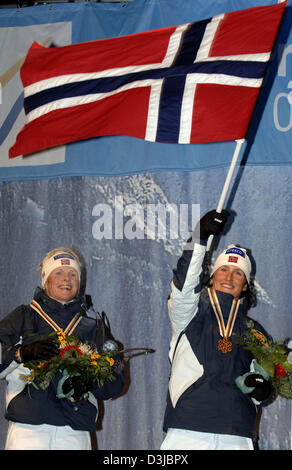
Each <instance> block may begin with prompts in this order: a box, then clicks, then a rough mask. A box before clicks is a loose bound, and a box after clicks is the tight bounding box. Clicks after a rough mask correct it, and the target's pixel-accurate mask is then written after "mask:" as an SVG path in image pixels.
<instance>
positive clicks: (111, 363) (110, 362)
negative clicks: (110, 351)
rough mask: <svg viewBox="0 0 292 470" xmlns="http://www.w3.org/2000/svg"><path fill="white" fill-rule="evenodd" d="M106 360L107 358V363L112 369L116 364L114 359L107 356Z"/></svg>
mask: <svg viewBox="0 0 292 470" xmlns="http://www.w3.org/2000/svg"><path fill="white" fill-rule="evenodd" d="M105 358H106V360H107V362H108V363H109V365H110V366H111V367H112V366H113V365H114V363H115V361H114V359H113V358H112V357H108V356H106V357H105Z"/></svg>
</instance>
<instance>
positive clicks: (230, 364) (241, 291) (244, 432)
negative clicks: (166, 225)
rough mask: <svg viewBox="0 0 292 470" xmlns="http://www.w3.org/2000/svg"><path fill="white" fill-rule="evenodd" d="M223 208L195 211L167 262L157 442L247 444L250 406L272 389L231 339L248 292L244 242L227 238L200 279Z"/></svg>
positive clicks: (241, 326)
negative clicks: (185, 237)
mask: <svg viewBox="0 0 292 470" xmlns="http://www.w3.org/2000/svg"><path fill="white" fill-rule="evenodd" d="M227 215H228V214H227V212H226V211H222V212H221V213H218V212H216V211H215V210H213V211H210V212H208V213H207V214H206V215H205V216H204V217H203V218H202V219H201V221H200V223H199V224H198V226H197V227H196V230H195V233H194V236H193V243H192V245H191V246H190V245H189V246H188V247H187V248H188V249H186V250H185V251H184V252H183V255H182V257H181V258H180V259H179V261H178V264H177V269H176V270H174V277H173V281H172V289H171V295H170V298H169V301H168V308H169V315H170V320H171V324H172V339H171V344H170V353H169V357H170V361H171V375H170V380H169V390H168V396H167V406H166V411H165V418H164V430H165V431H166V432H167V434H166V437H165V439H164V441H163V443H162V446H161V449H163V450H170V449H173V450H175V449H181V450H187V449H206V450H219V449H220V450H250V449H253V441H254V430H255V421H256V415H257V407H258V406H263V405H265V404H268V403H269V399H270V398H271V396H272V390H273V389H272V387H271V384H270V381H269V377H268V375H267V374H266V372H265V371H264V370H263V369H262V368H261V367H260V366H259V365H258V364H257V363H256V362H255V361H254V360H253V357H252V356H251V354H250V353H249V352H248V351H247V350H245V349H244V348H243V347H242V346H241V345H240V344H239V342H238V341H237V340H238V339H239V337H241V336H242V334H243V333H244V332H245V331H246V330H247V324H248V318H247V317H246V313H247V310H248V308H249V307H250V298H251V291H250V278H251V262H250V259H249V257H248V255H247V253H246V250H245V249H243V248H241V247H237V246H235V245H230V246H229V247H228V248H227V249H226V250H224V251H223V253H221V254H220V255H219V256H218V258H217V259H216V261H215V264H214V267H213V269H212V272H211V278H209V281H208V282H207V283H206V285H205V286H202V273H203V270H202V265H203V261H204V257H205V253H206V242H207V239H208V238H209V236H210V235H218V234H220V233H221V232H222V230H223V227H224V224H225V222H226V220H227ZM199 231H200V233H199ZM257 329H258V330H261V329H262V328H261V327H260V326H259V325H257Z"/></svg>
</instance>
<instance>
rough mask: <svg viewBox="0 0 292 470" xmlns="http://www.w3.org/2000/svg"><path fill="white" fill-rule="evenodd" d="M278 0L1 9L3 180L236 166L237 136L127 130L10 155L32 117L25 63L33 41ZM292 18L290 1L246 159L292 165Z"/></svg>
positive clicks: (118, 30)
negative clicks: (200, 139)
mask: <svg viewBox="0 0 292 470" xmlns="http://www.w3.org/2000/svg"><path fill="white" fill-rule="evenodd" d="M273 3H275V1H267V0H266V1H259V0H250V1H246V0H244V1H243V0H238V1H236V2H232V8H231V5H230V2H228V0H225V1H220V2H219V1H215V0H209V1H208V2H200V3H199V4H197V5H196V11H194V8H193V1H192V0H184V8H183V9H181V8H176V6H175V4H174V2H173V1H172V2H169V1H167V0H165V1H163V0H162V1H159V2H158V1H155V0H153V1H149V0H134V1H132V2H127V3H91V2H88V3H87V2H84V3H81V2H78V3H76V4H75V3H74V4H73V3H67V4H52V5H39V6H35V7H27V8H21V9H2V10H0V41H1V43H2V47H1V52H0V58H1V60H0V68H1V107H0V109H1V116H0V124H1V128H0V144H1V153H0V178H1V180H2V181H9V180H18V179H39V178H51V177H59V176H61V177H62V176H69V175H70V176H74V175H91V176H97V175H99V176H116V175H128V174H135V173H141V172H146V171H165V170H166V171H167V170H184V171H195V170H199V169H206V168H212V167H213V168H214V167H225V166H227V165H229V163H230V159H231V156H232V153H233V149H234V143H233V142H227V143H212V144H195V145H184V144H180V145H177V144H164V143H163V144H159V143H152V142H146V141H142V140H139V139H136V138H131V137H124V136H113V137H101V138H94V139H90V140H87V141H82V142H76V143H72V144H69V145H66V146H60V147H56V148H54V149H52V150H48V151H43V152H38V153H36V154H31V155H29V156H27V157H16V158H14V159H9V158H8V150H9V148H10V147H11V146H12V145H13V144H14V142H15V139H16V135H17V133H18V132H19V131H20V129H21V128H22V127H23V125H24V123H25V116H24V111H23V92H22V84H21V80H20V77H19V70H20V67H21V65H22V63H23V60H24V58H25V55H26V53H27V51H28V49H29V47H30V45H31V44H32V42H33V41H37V42H39V43H41V44H43V45H51V44H54V45H56V46H63V45H67V44H71V43H79V42H83V41H90V40H95V39H101V38H109V37H116V36H121V35H126V34H132V33H136V32H141V31H147V30H151V29H156V28H161V27H166V26H173V25H177V24H183V23H185V22H190V21H197V20H200V19H203V18H207V17H210V16H211V15H215V14H219V13H223V12H228V11H234V10H239V9H243V8H249V7H253V6H261V5H265V4H273ZM290 3H291V2H290ZM290 24H291V7H289V4H288V6H287V8H286V13H285V16H284V19H283V22H282V25H281V29H280V32H279V34H278V39H277V42H276V45H275V48H274V52H273V57H272V61H271V64H270V66H269V70H268V74H267V77H266V80H265V83H264V86H263V88H262V91H261V93H260V98H259V100H258V102H257V105H256V108H255V111H254V114H253V118H252V122H251V124H250V127H249V134H248V139H247V144H245V147H244V149H243V156H242V158H243V161H247V163H248V164H249V165H290V164H291V162H292V155H291V152H290V141H291V133H292V101H291V99H290V96H291V95H289V90H290V88H291V87H292V86H291V81H290V80H289V76H291V68H292V61H291V60H290V57H289V55H290V54H291V53H292V37H291V32H290V30H289V25H290ZM85 25H86V27H85ZM8 48H9V53H7V50H8ZM290 93H292V92H290Z"/></svg>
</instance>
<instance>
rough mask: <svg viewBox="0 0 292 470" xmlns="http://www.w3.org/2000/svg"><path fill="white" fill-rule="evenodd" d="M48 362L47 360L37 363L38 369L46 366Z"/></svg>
mask: <svg viewBox="0 0 292 470" xmlns="http://www.w3.org/2000/svg"><path fill="white" fill-rule="evenodd" d="M45 365H46V363H45V362H40V363H39V364H38V365H37V368H38V369H42V367H45Z"/></svg>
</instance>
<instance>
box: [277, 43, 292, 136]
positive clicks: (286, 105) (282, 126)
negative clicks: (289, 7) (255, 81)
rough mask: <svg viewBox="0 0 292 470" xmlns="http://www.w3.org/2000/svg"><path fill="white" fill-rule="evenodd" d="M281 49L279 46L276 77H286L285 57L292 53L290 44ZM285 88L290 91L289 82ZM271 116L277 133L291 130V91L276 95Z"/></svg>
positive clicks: (291, 85) (290, 85) (291, 83)
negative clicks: (279, 58)
mask: <svg viewBox="0 0 292 470" xmlns="http://www.w3.org/2000/svg"><path fill="white" fill-rule="evenodd" d="M282 48H283V46H281V45H280V47H279V50H280V55H281V60H280V63H279V67H278V76H279V77H287V57H288V55H289V54H291V53H292V44H289V46H287V47H285V48H284V50H282ZM287 88H288V89H292V81H291V80H290V81H289V82H288V85H287ZM273 116H274V124H275V127H276V129H277V130H278V131H280V132H288V131H289V130H290V129H291V128H292V91H290V92H289V93H284V92H281V93H278V94H277V95H276V97H275V101H274V107H273ZM280 117H281V118H280ZM284 119H285V122H284Z"/></svg>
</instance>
